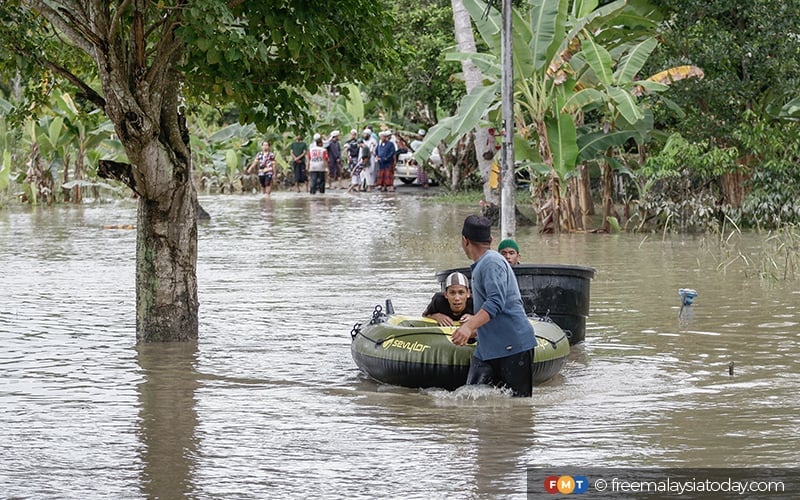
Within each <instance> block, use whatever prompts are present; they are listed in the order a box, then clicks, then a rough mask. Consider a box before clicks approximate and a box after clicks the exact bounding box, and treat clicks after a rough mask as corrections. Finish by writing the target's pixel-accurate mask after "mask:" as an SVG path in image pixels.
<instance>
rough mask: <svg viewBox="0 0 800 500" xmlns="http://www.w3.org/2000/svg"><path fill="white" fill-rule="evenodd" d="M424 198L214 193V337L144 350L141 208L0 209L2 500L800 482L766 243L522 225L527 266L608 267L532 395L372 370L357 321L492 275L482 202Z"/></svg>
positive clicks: (786, 356)
mask: <svg viewBox="0 0 800 500" xmlns="http://www.w3.org/2000/svg"><path fill="white" fill-rule="evenodd" d="M413 193H417V192H413ZM413 193H412V194H408V193H397V194H391V193H389V194H380V193H375V194H366V193H362V194H360V195H346V194H343V193H342V192H337V191H334V192H329V193H328V194H326V195H324V196H317V197H314V198H312V197H310V196H309V195H307V194H295V193H285V192H279V193H273V196H272V199H269V200H265V199H262V198H261V197H260V196H256V195H246V196H203V197H201V203H202V205H203V206H204V208H205V209H206V210H208V212H209V213H210V214H211V215H212V219H211V220H210V221H208V222H203V223H201V224H199V255H198V282H199V298H200V340H199V342H198V343H197V344H196V345H195V344H188V345H187V344H178V345H146V346H140V347H137V346H136V345H135V313H134V247H135V231H130V230H110V229H103V226H104V225H114V224H135V213H136V209H135V204H134V202H132V201H122V202H118V203H115V204H105V205H97V206H94V205H87V206H84V207H58V208H41V207H40V208H30V207H22V208H19V207H11V208H7V209H4V210H2V211H0V265H2V270H1V271H0V276H1V277H0V283H2V287H1V288H0V463H2V467H0V492H2V493H0V496H2V497H11V498H14V497H22V498H180V497H191V498H283V497H289V498H301V497H302V498H308V497H310V498H385V497H390V498H445V497H446V498H494V497H503V498H524V497H525V492H526V477H527V476H526V469H527V468H528V467H552V468H553V469H554V470H555V472H558V470H559V467H567V466H569V467H582V466H586V467H599V466H657V467H744V468H754V467H798V466H800V458H798V452H797V450H798V448H800V439H799V438H798V430H800V425H798V414H800V355H798V343H800V309H798V305H800V285H799V284H798V283H797V282H796V281H777V282H771V281H765V280H762V279H760V278H759V270H760V265H759V262H760V260H759V258H758V255H759V249H760V248H761V241H762V239H763V237H759V236H756V235H751V234H745V235H734V236H732V237H731V238H730V239H725V240H723V239H722V238H719V237H712V236H708V237H691V236H672V237H667V238H666V239H665V238H663V237H662V236H661V235H651V236H644V235H629V234H622V235H596V234H577V235H561V236H543V235H539V234H538V233H537V232H536V229H535V228H533V229H531V228H519V231H518V235H517V240H518V241H519V243H520V246H521V248H522V260H523V262H525V263H555V264H574V265H581V266H590V267H594V268H595V269H596V270H597V274H596V277H595V279H594V280H593V281H592V283H591V308H590V317H589V319H588V322H587V333H586V341H585V342H584V343H583V344H580V345H577V346H573V349H572V353H571V355H570V358H569V360H568V362H567V364H566V366H565V368H564V369H563V370H562V372H561V374H560V375H559V376H557V377H556V378H555V379H553V380H551V381H550V382H548V383H546V384H544V385H541V386H538V387H536V388H534V396H533V397H532V398H530V399H512V398H509V397H507V396H506V395H505V394H503V393H501V392H499V391H494V390H490V389H484V388H462V389H459V390H457V391H454V392H446V391H442V390H429V391H418V390H413V389H405V388H399V387H391V386H382V385H380V384H377V383H375V382H373V381H371V380H369V379H367V378H365V377H364V376H363V375H362V374H360V373H359V371H358V369H357V368H356V366H355V364H354V363H353V360H352V358H351V356H350V330H351V328H352V327H353V325H354V324H355V323H357V322H362V321H365V320H367V319H368V318H369V317H370V316H371V313H372V310H373V308H374V306H375V305H377V304H380V303H383V301H384V300H385V299H387V298H390V299H392V301H393V304H394V307H395V309H396V310H397V312H399V313H406V314H419V313H420V312H421V311H422V310H423V308H424V307H425V305H426V304H427V301H428V300H429V298H430V296H431V295H432V293H433V292H434V291H436V290H438V286H439V285H438V283H437V282H436V279H435V273H436V272H437V271H440V270H443V269H447V268H452V267H462V266H466V265H468V264H469V262H468V261H467V259H466V257H465V256H464V255H463V253H462V251H461V248H460V240H459V232H460V227H461V222H462V221H463V218H464V217H465V216H466V215H468V214H470V213H475V212H476V208H477V207H471V206H464V205H461V206H459V205H437V204H434V203H431V202H430V201H428V200H426V199H425V198H424V197H422V196H418V195H416V194H413ZM739 255H744V256H747V257H748V259H749V260H748V261H747V263H745V261H744V260H743V259H741V258H740V259H738V260H734V258H735V257H737V256H739ZM727 263H730V265H727V266H726V265H725V264H727ZM681 287H689V288H695V289H696V290H697V291H698V293H699V296H698V297H697V299H696V300H695V303H694V305H692V306H691V307H689V308H688V309H686V310H684V311H683V313H682V314H681V315H679V312H680V299H679V297H678V293H677V290H678V288H681ZM730 362H734V375H733V376H731V375H730V374H729V363H730Z"/></svg>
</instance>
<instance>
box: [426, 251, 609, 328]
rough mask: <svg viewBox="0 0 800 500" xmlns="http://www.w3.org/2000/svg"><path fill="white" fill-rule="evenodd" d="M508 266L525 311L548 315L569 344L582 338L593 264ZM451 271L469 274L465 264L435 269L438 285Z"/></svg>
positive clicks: (587, 311) (543, 316)
mask: <svg viewBox="0 0 800 500" xmlns="http://www.w3.org/2000/svg"><path fill="white" fill-rule="evenodd" d="M512 269H514V274H516V276H517V283H519V291H520V293H521V294H522V305H523V306H524V307H525V312H526V313H527V314H529V315H530V314H535V315H536V316H539V317H542V318H550V319H552V320H553V322H555V323H556V324H557V325H558V326H560V327H561V329H562V330H564V331H565V332H566V333H567V336H568V337H569V343H570V344H577V343H578V342H582V341H583V340H585V339H586V318H588V317H589V288H590V284H591V280H592V278H594V275H595V270H594V268H592V267H583V266H569V265H560V264H519V265H517V266H513V267H512ZM454 271H458V272H461V273H464V274H465V275H466V276H467V277H468V278H470V279H471V278H472V270H471V269H470V268H469V267H460V268H457V269H447V270H444V271H439V272H438V273H436V280H437V281H438V282H439V284H440V285H441V287H442V289H444V281H445V279H446V278H447V275H448V274H450V273H452V272H454Z"/></svg>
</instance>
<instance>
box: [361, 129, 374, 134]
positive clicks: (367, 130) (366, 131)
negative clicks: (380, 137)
mask: <svg viewBox="0 0 800 500" xmlns="http://www.w3.org/2000/svg"><path fill="white" fill-rule="evenodd" d="M361 133H362V134H363V135H372V130H370V129H368V128H365V129H364V131H363V132H361Z"/></svg>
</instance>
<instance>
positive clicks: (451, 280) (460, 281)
mask: <svg viewBox="0 0 800 500" xmlns="http://www.w3.org/2000/svg"><path fill="white" fill-rule="evenodd" d="M453 285H461V286H465V287H467V288H469V280H468V279H467V277H466V276H464V275H463V274H461V273H459V272H454V273H450V274H448V275H447V279H446V280H444V289H445V290H447V289H448V288H450V287H451V286H453Z"/></svg>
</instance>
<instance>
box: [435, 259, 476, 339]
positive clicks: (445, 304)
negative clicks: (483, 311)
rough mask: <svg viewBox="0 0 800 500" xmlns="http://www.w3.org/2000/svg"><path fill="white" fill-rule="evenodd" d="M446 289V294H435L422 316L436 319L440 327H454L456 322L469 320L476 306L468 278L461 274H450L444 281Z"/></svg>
mask: <svg viewBox="0 0 800 500" xmlns="http://www.w3.org/2000/svg"><path fill="white" fill-rule="evenodd" d="M444 287H445V288H444V293H442V292H436V293H435V294H433V297H432V298H431V301H430V303H429V304H428V307H426V308H425V312H423V313H422V315H423V316H425V317H426V318H433V319H435V320H436V322H437V323H438V324H439V325H440V326H453V323H454V322H456V321H462V322H463V321H467V320H469V318H470V317H471V316H472V312H473V310H474V307H475V306H474V305H473V303H472V296H471V295H470V292H469V280H468V279H467V277H466V276H464V275H463V274H462V273H459V272H454V273H450V274H448V275H447V279H445V281H444Z"/></svg>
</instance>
